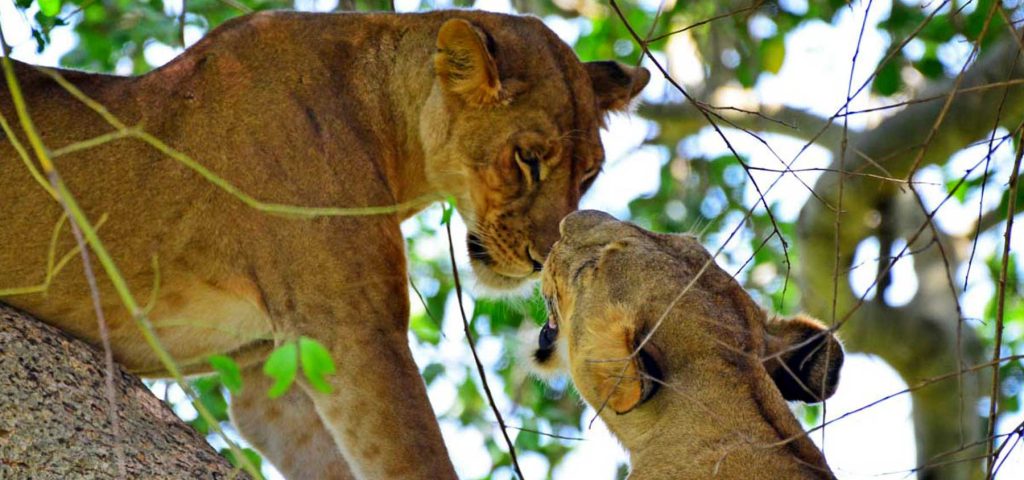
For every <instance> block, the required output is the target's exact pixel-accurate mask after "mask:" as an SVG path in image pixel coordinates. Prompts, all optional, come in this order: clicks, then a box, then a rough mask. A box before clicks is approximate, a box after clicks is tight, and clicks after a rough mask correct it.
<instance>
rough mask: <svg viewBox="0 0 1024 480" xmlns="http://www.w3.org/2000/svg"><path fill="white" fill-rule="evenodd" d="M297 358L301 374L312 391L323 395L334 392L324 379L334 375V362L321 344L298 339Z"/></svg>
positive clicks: (301, 338)
mask: <svg viewBox="0 0 1024 480" xmlns="http://www.w3.org/2000/svg"><path fill="white" fill-rule="evenodd" d="M299 357H300V358H301V359H302V373H303V374H304V375H306V380H308V381H309V384H310V385H312V386H313V388H314V389H316V390H317V391H319V392H323V393H331V392H332V391H334V388H333V387H331V384H329V383H327V380H326V379H325V378H324V377H327V376H329V375H333V374H334V371H335V368H334V360H332V359H331V354H330V352H328V351H327V348H326V347H324V346H323V344H321V343H320V342H318V341H316V340H313V339H312V338H309V337H300V338H299Z"/></svg>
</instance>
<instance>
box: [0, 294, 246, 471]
mask: <svg viewBox="0 0 1024 480" xmlns="http://www.w3.org/2000/svg"><path fill="white" fill-rule="evenodd" d="M105 371H106V370H105V367H104V361H103V355H102V354H101V353H99V352H97V351H95V350H94V349H92V348H91V347H90V346H88V345H86V344H85V343H83V342H81V341H79V340H76V339H73V338H71V337H69V336H67V335H66V334H64V333H63V332H61V331H59V330H57V329H55V328H53V327H51V326H49V325H46V324H44V323H41V322H39V321H38V320H35V319H33V318H31V317H29V316H28V315H25V314H23V313H20V312H18V311H16V310H14V309H13V308H10V307H7V306H5V305H3V304H0V478H9V479H28V478H33V479H60V478H82V477H88V478H117V467H116V466H115V464H114V450H115V446H117V447H119V448H120V449H121V450H122V451H123V452H124V456H125V460H126V465H125V466H126V469H127V473H128V478H249V477H248V476H247V475H245V474H244V473H243V472H239V471H236V470H235V469H234V468H232V466H231V465H230V464H229V463H228V461H227V460H225V459H224V457H221V456H220V455H218V454H217V452H216V451H214V449H213V448H211V447H210V445H209V444H207V443H206V441H205V440H204V439H203V437H202V436H200V435H199V434H198V433H197V432H196V431H195V430H194V429H192V427H190V426H188V425H186V424H185V423H184V422H182V421H181V419H179V418H178V417H177V416H175V415H174V412H172V411H171V410H170V409H169V408H168V407H167V405H165V404H164V403H163V402H161V401H160V400H159V399H157V398H156V397H155V396H153V394H152V393H150V391H149V389H147V388H146V386H145V385H143V384H142V382H141V381H139V379H138V378H137V377H135V376H132V375H130V374H128V373H127V372H125V371H124V370H122V369H120V368H118V371H117V372H116V374H115V381H116V385H115V389H116V392H117V405H118V408H119V411H118V416H119V418H120V421H121V422H120V423H121V432H120V435H114V434H113V433H112V430H111V428H110V418H109V416H108V414H107V405H108V403H107V398H106V396H105V392H104V389H103V383H104V376H105Z"/></svg>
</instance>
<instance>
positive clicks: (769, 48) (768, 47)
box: [761, 35, 786, 73]
mask: <svg viewBox="0 0 1024 480" xmlns="http://www.w3.org/2000/svg"><path fill="white" fill-rule="evenodd" d="M785 59H786V40H785V38H783V36H782V35H776V36H774V37H771V38H768V39H765V40H764V41H763V42H761V68H763V69H764V71H766V72H771V73H779V70H781V69H782V63H783V61H784V60H785Z"/></svg>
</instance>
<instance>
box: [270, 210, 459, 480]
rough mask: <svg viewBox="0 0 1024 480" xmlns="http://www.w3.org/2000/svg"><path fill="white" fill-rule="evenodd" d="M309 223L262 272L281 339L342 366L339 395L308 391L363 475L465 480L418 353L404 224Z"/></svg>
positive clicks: (335, 384)
mask: <svg viewBox="0 0 1024 480" xmlns="http://www.w3.org/2000/svg"><path fill="white" fill-rule="evenodd" d="M306 225H308V226H309V227H310V230H309V231H308V232H304V234H303V235H295V236H292V237H289V239H294V241H296V242H297V245H296V246H294V247H291V246H289V248H284V249H278V250H276V251H274V252H273V254H270V253H268V254H267V257H266V258H274V260H275V262H274V264H273V265H272V267H273V268H266V269H263V268H258V269H257V274H258V276H259V277H260V279H261V290H262V291H263V292H265V295H266V298H265V300H266V303H267V307H268V310H269V311H270V315H271V318H272V321H273V322H274V331H275V336H276V337H277V340H278V342H283V341H292V340H295V339H298V338H300V337H302V336H306V337H310V338H313V339H315V340H317V341H319V342H320V343H322V344H323V345H324V346H325V347H326V348H327V349H328V350H329V352H330V354H331V357H332V358H333V359H334V362H335V364H336V365H337V373H335V374H334V375H331V376H329V377H327V380H328V382H329V383H330V385H331V387H332V392H331V393H322V392H319V391H316V390H315V389H313V388H312V387H311V386H310V385H309V384H308V383H306V382H304V381H301V380H300V385H301V389H302V391H303V392H305V393H306V394H307V395H308V396H309V398H310V399H311V400H312V403H313V405H314V406H315V408H316V412H317V413H318V414H319V416H320V419H321V420H322V421H323V424H324V425H325V426H326V427H327V430H329V431H330V432H331V434H332V435H333V437H334V440H335V441H336V442H337V444H338V447H339V448H340V450H341V452H342V453H343V454H344V456H345V459H346V460H348V464H349V466H350V467H351V469H352V472H353V473H354V474H355V476H356V477H357V478H361V479H371V480H377V479H381V480H384V479H388V480H391V479H396V480H397V479H416V480H420V479H430V480H443V479H451V478H456V477H455V471H454V469H453V468H452V465H451V461H450V460H449V458H448V452H447V449H446V448H445V445H444V441H443V439H442V438H441V430H440V428H439V427H438V424H437V419H436V417H435V415H434V412H433V410H432V409H431V406H430V402H429V401H428V399H427V391H426V386H425V385H424V383H423V379H422V377H421V376H420V373H419V369H418V368H417V366H416V363H415V362H414V361H413V357H412V352H411V351H410V350H409V340H408V324H409V294H408V279H407V273H406V265H405V255H404V253H405V252H404V241H403V240H402V236H401V231H400V230H399V229H398V224H397V222H396V221H393V220H388V219H381V218H376V219H373V218H371V219H359V220H356V219H346V220H345V221H338V222H337V223H334V222H322V223H319V224H317V223H311V224H306ZM299 242H301V243H299ZM321 242H322V243H321ZM282 252H297V253H298V254H296V255H294V256H291V255H289V256H287V257H284V256H283V255H282ZM274 255H276V257H275V256H274ZM300 377H301V375H300ZM292 388H297V387H292Z"/></svg>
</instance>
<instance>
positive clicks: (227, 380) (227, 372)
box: [209, 355, 242, 393]
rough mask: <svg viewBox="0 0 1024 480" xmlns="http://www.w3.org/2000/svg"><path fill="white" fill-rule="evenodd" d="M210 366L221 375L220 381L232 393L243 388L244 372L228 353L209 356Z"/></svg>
mask: <svg viewBox="0 0 1024 480" xmlns="http://www.w3.org/2000/svg"><path fill="white" fill-rule="evenodd" d="M209 362H210V366H212V367H213V369H214V370H216V371H217V374H218V375H220V381H221V383H223V384H224V386H225V387H227V389H228V390H230V391H231V393H238V392H239V391H240V390H242V372H241V370H239V369H238V364H237V363H235V361H234V360H233V359H232V358H231V357H228V356H226V355H213V356H211V357H210V358H209Z"/></svg>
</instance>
